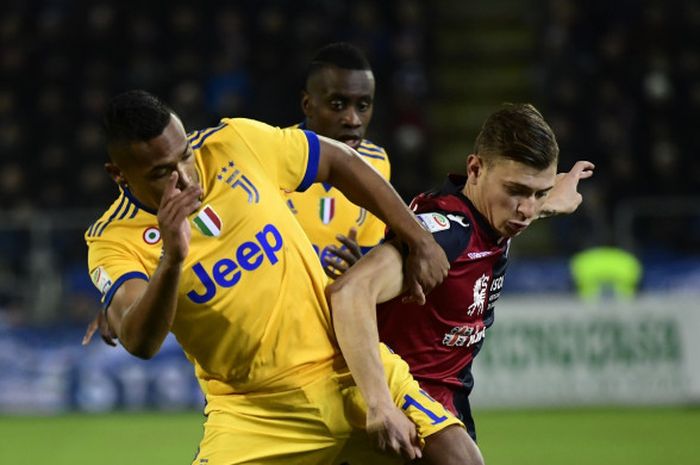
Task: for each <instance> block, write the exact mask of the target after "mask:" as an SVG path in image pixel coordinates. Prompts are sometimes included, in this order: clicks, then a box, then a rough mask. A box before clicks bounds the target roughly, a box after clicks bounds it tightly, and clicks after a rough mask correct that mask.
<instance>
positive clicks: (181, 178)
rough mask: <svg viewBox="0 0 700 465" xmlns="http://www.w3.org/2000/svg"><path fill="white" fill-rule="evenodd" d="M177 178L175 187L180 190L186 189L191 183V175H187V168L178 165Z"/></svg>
mask: <svg viewBox="0 0 700 465" xmlns="http://www.w3.org/2000/svg"><path fill="white" fill-rule="evenodd" d="M177 174H178V180H177V188H178V189H180V190H181V191H182V190H185V189H187V187H189V186H190V185H191V184H192V176H190V175H189V173H188V172H187V170H185V169H182V168H180V167H178V169H177Z"/></svg>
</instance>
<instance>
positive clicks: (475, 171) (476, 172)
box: [467, 153, 484, 182]
mask: <svg viewBox="0 0 700 465" xmlns="http://www.w3.org/2000/svg"><path fill="white" fill-rule="evenodd" d="M483 170H484V159H483V158H481V157H480V156H479V155H477V154H475V153H471V154H469V156H468V157H467V179H469V180H470V181H472V182H476V180H477V179H478V178H479V176H480V175H481V174H482V172H483Z"/></svg>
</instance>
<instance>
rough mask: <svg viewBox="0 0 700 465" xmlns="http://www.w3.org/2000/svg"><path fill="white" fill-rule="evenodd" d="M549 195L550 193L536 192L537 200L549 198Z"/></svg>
mask: <svg viewBox="0 0 700 465" xmlns="http://www.w3.org/2000/svg"><path fill="white" fill-rule="evenodd" d="M547 194H549V191H548V190H546V191H537V192H535V198H538V199H542V198H544V197H547Z"/></svg>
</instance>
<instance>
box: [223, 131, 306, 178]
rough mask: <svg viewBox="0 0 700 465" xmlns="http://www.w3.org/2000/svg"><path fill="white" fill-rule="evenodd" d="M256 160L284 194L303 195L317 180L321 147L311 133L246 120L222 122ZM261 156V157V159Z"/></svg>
mask: <svg viewBox="0 0 700 465" xmlns="http://www.w3.org/2000/svg"><path fill="white" fill-rule="evenodd" d="M222 121H223V122H225V123H226V124H228V125H229V126H231V127H232V128H233V129H234V130H235V131H236V133H237V136H238V137H240V138H241V141H242V142H243V143H244V144H245V145H247V146H250V147H255V148H256V150H255V151H252V152H251V153H254V154H255V156H257V157H258V162H259V163H260V164H261V165H262V166H263V168H264V170H265V172H266V174H267V176H268V177H270V178H271V179H272V180H273V182H275V183H277V185H278V186H279V187H280V188H281V189H283V190H285V191H289V192H291V191H298V192H303V191H305V190H306V189H308V188H309V186H311V184H313V183H314V181H315V180H316V176H317V174H318V162H319V152H320V144H319V141H318V136H316V134H315V133H314V132H312V131H308V130H302V129H296V128H287V129H280V128H278V127H274V126H270V125H267V124H265V123H261V122H260V121H255V120H251V119H246V118H232V119H228V118H224V119H223V120H222ZM261 154H264V156H261Z"/></svg>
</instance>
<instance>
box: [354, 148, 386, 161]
mask: <svg viewBox="0 0 700 465" xmlns="http://www.w3.org/2000/svg"><path fill="white" fill-rule="evenodd" d="M363 150H364V149H363ZM363 150H359V149H358V150H357V153H359V154H360V156H363V157H367V158H374V159H375V160H386V157H385V156H383V155H374V154H371V153H364V151H363Z"/></svg>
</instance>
